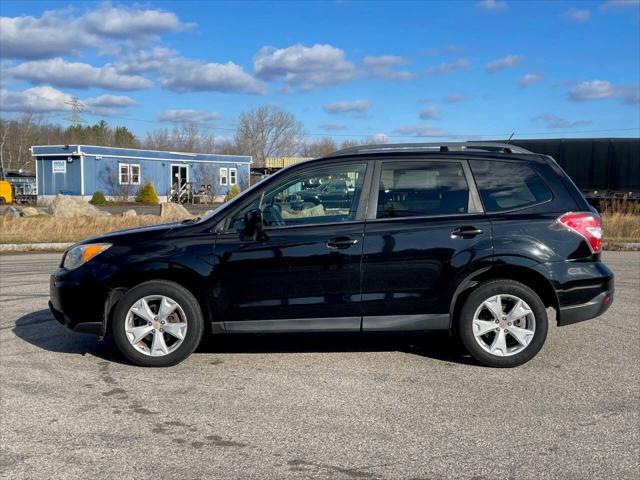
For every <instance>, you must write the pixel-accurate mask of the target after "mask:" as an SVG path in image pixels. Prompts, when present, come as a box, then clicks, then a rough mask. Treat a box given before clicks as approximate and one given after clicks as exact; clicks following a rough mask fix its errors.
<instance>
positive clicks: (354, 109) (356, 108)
mask: <svg viewBox="0 0 640 480" xmlns="http://www.w3.org/2000/svg"><path fill="white" fill-rule="evenodd" d="M369 107H371V102H369V100H353V101H347V102H333V103H327V104H326V105H324V106H323V107H322V108H323V109H324V111H325V112H327V113H332V114H343V113H360V114H362V113H365V112H366V111H367V110H369Z"/></svg>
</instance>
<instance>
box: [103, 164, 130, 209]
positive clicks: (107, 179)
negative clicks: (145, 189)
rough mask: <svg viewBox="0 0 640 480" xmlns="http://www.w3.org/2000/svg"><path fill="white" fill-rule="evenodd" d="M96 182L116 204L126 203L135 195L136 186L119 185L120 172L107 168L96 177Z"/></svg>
mask: <svg viewBox="0 0 640 480" xmlns="http://www.w3.org/2000/svg"><path fill="white" fill-rule="evenodd" d="M98 180H99V181H100V183H101V184H102V185H104V188H105V190H106V192H105V193H106V194H107V195H108V196H110V197H111V198H113V199H114V200H116V201H118V202H127V201H129V200H130V199H131V197H133V196H134V195H135V194H136V191H137V188H138V187H137V186H136V185H131V184H121V183H120V172H119V171H118V169H116V168H113V167H112V166H110V165H109V166H107V167H106V168H105V169H104V170H103V171H102V172H101V173H100V175H99V176H98Z"/></svg>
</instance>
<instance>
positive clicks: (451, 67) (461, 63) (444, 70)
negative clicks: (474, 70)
mask: <svg viewBox="0 0 640 480" xmlns="http://www.w3.org/2000/svg"><path fill="white" fill-rule="evenodd" d="M469 67H471V62H470V61H469V60H467V59H466V58H460V59H458V60H456V61H455V62H453V63H447V62H444V63H441V64H440V65H436V66H435V67H434V66H431V67H429V68H427V70H426V72H425V73H426V74H427V75H447V74H449V73H454V72H458V71H460V70H466V69H467V68H469Z"/></svg>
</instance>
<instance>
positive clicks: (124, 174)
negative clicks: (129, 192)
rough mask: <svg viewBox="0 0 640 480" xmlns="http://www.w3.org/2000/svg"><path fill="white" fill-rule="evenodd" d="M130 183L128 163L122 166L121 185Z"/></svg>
mask: <svg viewBox="0 0 640 480" xmlns="http://www.w3.org/2000/svg"><path fill="white" fill-rule="evenodd" d="M128 183H129V165H128V164H126V163H121V164H120V185H127V184H128Z"/></svg>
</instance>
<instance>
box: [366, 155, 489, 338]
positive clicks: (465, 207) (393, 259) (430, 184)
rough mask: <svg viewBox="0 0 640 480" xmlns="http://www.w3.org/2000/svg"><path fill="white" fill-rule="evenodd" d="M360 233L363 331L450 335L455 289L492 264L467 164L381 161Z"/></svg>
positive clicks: (485, 224)
mask: <svg viewBox="0 0 640 480" xmlns="http://www.w3.org/2000/svg"><path fill="white" fill-rule="evenodd" d="M377 170H378V171H379V174H378V175H377V176H378V178H377V179H374V182H376V183H377V184H378V186H377V188H376V185H374V186H373V187H372V195H371V196H372V202H370V204H369V215H368V216H367V217H368V218H367V225H366V230H365V242H364V249H363V267H362V270H363V272H362V276H363V280H362V305H363V322H362V329H363V330H364V331H367V330H431V329H444V328H449V307H450V303H449V302H450V300H451V298H452V296H453V293H454V291H455V288H456V285H457V284H458V283H459V281H460V279H461V278H464V277H465V276H466V275H468V274H469V272H471V271H472V270H475V269H476V268H478V265H479V264H486V265H487V266H488V265H489V262H490V257H491V254H492V244H491V225H490V223H489V221H488V219H487V218H486V217H485V215H484V214H483V213H482V208H481V206H480V201H479V199H478V196H477V194H476V191H475V187H474V185H473V180H472V178H471V174H470V171H469V168H468V165H467V164H466V162H461V161H447V160H438V161H435V160H434V161H426V160H418V161H412V160H406V161H400V160H397V161H394V162H379V165H378V167H377Z"/></svg>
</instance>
